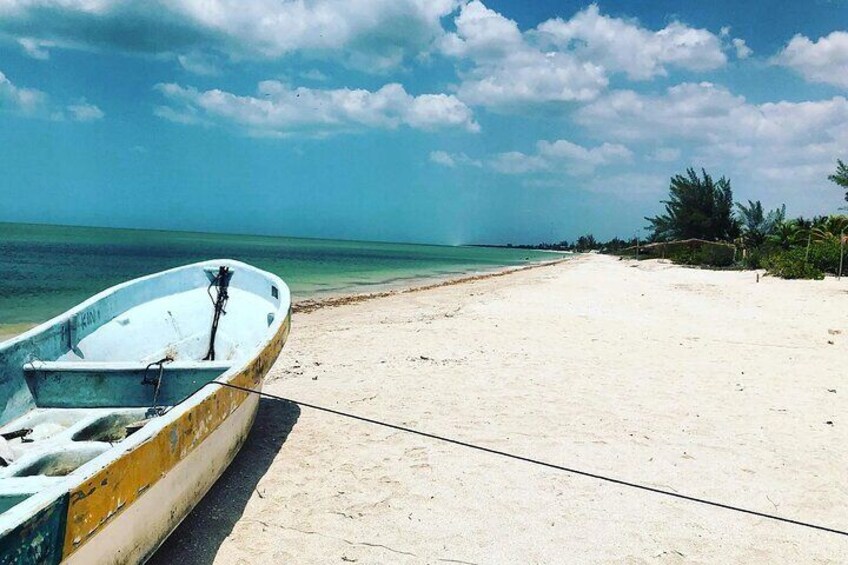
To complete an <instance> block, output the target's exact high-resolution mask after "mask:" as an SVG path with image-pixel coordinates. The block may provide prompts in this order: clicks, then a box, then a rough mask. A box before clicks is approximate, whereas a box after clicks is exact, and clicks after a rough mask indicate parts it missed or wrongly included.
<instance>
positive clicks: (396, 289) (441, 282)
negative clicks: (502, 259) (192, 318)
mask: <svg viewBox="0 0 848 565" xmlns="http://www.w3.org/2000/svg"><path fill="white" fill-rule="evenodd" d="M557 253H559V252H557ZM561 254H562V253H561ZM562 255H563V257H561V258H559V259H555V260H549V261H533V262H530V263H527V264H524V265H519V266H514V265H508V266H502V267H494V268H493V269H491V270H485V271H481V270H476V271H467V272H465V273H461V274H460V273H454V274H450V275H433V276H422V277H408V278H404V279H401V280H400V281H398V282H397V283H391V282H389V283H379V284H377V285H375V286H377V287H378V288H385V289H386V290H376V291H372V292H341V293H338V294H335V293H333V292H332V291H331V292H329V293H328V294H326V295H324V296H321V293H316V294H315V296H316V297H313V298H303V299H301V300H297V301H295V302H293V303H292V312H293V313H306V312H313V311H315V310H320V309H324V308H334V307H337V306H343V305H346V304H356V303H360V302H365V301H369V300H374V299H378V298H386V297H388V296H395V295H398V294H407V293H412V292H421V291H426V290H431V289H435V288H440V287H443V286H452V285H457V284H463V283H467V282H472V281H477V280H485V279H488V278H493V277H501V276H505V275H509V274H513V273H517V272H521V271H525V270H528V269H537V268H541V267H548V266H551V265H556V264H558V263H561V262H564V261H572V260H576V259H577V258H578V257H579V254H577V253H575V254H569V255H565V254H562ZM47 321H49V320H44V321H42V322H19V323H13V324H0V342H3V341H6V340H9V339H12V338H14V337H16V336H18V335H20V334H22V333H25V332H27V331H29V330H31V329H32V328H34V327H37V326H39V325H41V324H43V323H44V322H47Z"/></svg>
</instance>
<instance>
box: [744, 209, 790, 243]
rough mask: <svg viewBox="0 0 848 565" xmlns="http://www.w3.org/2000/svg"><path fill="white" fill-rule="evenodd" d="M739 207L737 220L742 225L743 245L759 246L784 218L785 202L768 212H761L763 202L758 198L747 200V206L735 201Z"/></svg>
mask: <svg viewBox="0 0 848 565" xmlns="http://www.w3.org/2000/svg"><path fill="white" fill-rule="evenodd" d="M736 207H737V208H738V209H739V220H740V223H741V225H742V237H743V239H744V241H745V245H746V246H748V247H750V248H755V247H759V246H761V245H762V244H763V243H765V241H766V238H767V237H768V236H769V235H771V234H772V233H773V232H774V231H775V229H776V228H777V227H778V226H780V225H781V224H782V223H783V222H784V220H785V219H786V204H784V205H783V206H781V207H780V208H776V209H774V210H771V211H770V212H769V213H768V214H766V213H764V212H763V204H762V202H760V201H759V200H757V201H756V202H751V201H750V200H749V201H748V206H747V207H746V206H745V205H744V204H741V203H737V204H736Z"/></svg>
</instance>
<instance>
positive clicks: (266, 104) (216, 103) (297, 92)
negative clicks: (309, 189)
mask: <svg viewBox="0 0 848 565" xmlns="http://www.w3.org/2000/svg"><path fill="white" fill-rule="evenodd" d="M156 89H157V90H158V91H159V92H160V93H161V94H162V95H163V96H164V97H165V98H166V100H167V102H168V104H167V105H163V106H160V107H158V108H157V109H156V114H157V115H158V116H160V117H162V118H165V119H168V120H171V121H174V122H179V123H185V124H219V125H228V126H234V127H236V128H237V129H240V130H242V131H244V132H246V133H249V134H252V135H270V136H280V135H287V134H292V133H319V134H326V133H332V132H338V131H345V130H354V129H362V128H381V129H395V128H398V127H400V126H408V127H411V128H415V129H422V130H435V129H439V128H462V129H465V130H467V131H471V132H476V131H479V129H480V128H479V125H478V124H477V123H476V122H475V121H474V117H473V115H472V112H471V110H470V109H469V108H468V107H467V106H466V105H465V104H463V103H462V102H461V101H459V100H458V99H457V98H456V97H455V96H452V95H447V94H422V95H419V96H413V95H411V94H409V93H407V92H406V90H405V89H404V88H403V86H401V85H400V84H397V83H391V84H387V85H385V86H383V87H382V88H380V89H379V90H376V91H369V90H363V89H348V88H339V89H323V90H322V89H312V88H304V87H299V88H291V87H289V86H288V85H286V84H284V83H282V82H279V81H273V80H269V81H263V82H261V83H259V87H258V91H257V94H256V95H254V96H242V95H238V94H233V93H231V92H226V91H223V90H219V89H214V90H206V91H200V90H197V89H195V88H192V87H184V86H181V85H178V84H173V83H171V84H159V85H157V86H156Z"/></svg>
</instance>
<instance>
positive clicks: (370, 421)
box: [195, 380, 848, 537]
mask: <svg viewBox="0 0 848 565" xmlns="http://www.w3.org/2000/svg"><path fill="white" fill-rule="evenodd" d="M208 385H218V386H221V387H225V388H231V389H235V390H239V391H242V392H245V393H248V394H255V395H257V396H260V397H263V398H269V399H271V400H277V401H281V402H288V403H291V404H294V405H297V406H300V407H303V408H310V409H312V410H317V411H319V412H324V413H326V414H333V415H335V416H341V417H343V418H349V419H352V420H358V421H360V422H364V423H366V424H371V425H376V426H382V427H385V428H389V429H392V430H396V431H399V432H404V433H408V434H413V435H417V436H421V437H426V438H429V439H432V440H436V441H441V442H445V443H449V444H453V445H457V446H460V447H465V448H468V449H473V450H476V451H482V452H484V453H488V454H490V455H495V456H498V457H503V458H506V459H514V460H517V461H523V462H524V463H529V464H531V465H536V466H539V467H546V468H548V469H553V470H554V471H561V472H565V473H569V474H572V475H578V476H582V477H587V478H590V479H595V480H599V481H604V482H607V483H612V484H614V485H618V486H621V487H627V488H632V489H636V490H641V491H644V492H649V493H652V494H658V495H662V496H668V497H671V498H676V499H678V500H683V501H685V502H694V503H696V504H702V505H705V506H710V507H713V508H720V509H723V510H730V511H732V512H737V513H740V514H747V515H749V516H755V517H758V518H765V519H767V520H774V521H776V522H782V523H784V524H789V525H792V526H800V527H802V528H809V529H812V530H818V531H821V532H827V533H830V534H836V535H839V536H845V537H848V530H844V529H839V528H834V527H830V526H823V525H821V524H816V523H813V522H806V521H803V520H796V519H794V518H788V517H786V516H780V515H778V514H770V513H768V512H760V511H758V510H753V509H750V508H744V507H742V506H736V505H733V504H727V503H724V502H719V501H716V500H710V499H708V498H701V497H698V496H692V495H688V494H683V493H679V492H677V491H673V490H665V489H662V488H658V487H654V486H651V485H646V484H642V483H637V482H634V481H628V480H624V479H619V478H616V477H611V476H609V475H602V474H600V473H594V472H591V471H584V470H581V469H576V468H574V467H566V466H564V465H558V464H556V463H550V462H547V461H543V460H540V459H533V458H531V457H525V456H523V455H517V454H515V453H510V452H508V451H501V450H499V449H493V448H491V447H485V446H482V445H476V444H473V443H469V442H466V441H462V440H459V439H454V438H450V437H445V436H441V435H437V434H433V433H429V432H425V431H422V430H416V429H414V428H408V427H406V426H401V425H398V424H392V423H390V422H383V421H381V420H376V419H374V418H368V417H366V416H360V415H358V414H352V413H350V412H343V411H341V410H335V409H333V408H327V407H325V406H318V405H316V404H310V403H308V402H301V401H299V400H293V399H291V398H285V397H283V396H277V395H275V394H271V393H268V392H263V391H261V390H256V389H252V388H247V387H243V386H238V385H234V384H232V383H227V382H223V381H218V380H215V381H209V382H207V383H205V384H204V385H202V386H201V387H200V388H203V387H205V386H208ZM198 390H200V389H198ZM195 392H196V391H195Z"/></svg>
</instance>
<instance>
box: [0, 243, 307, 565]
mask: <svg viewBox="0 0 848 565" xmlns="http://www.w3.org/2000/svg"><path fill="white" fill-rule="evenodd" d="M57 276H58V274H57ZM290 328H291V296H290V293H289V289H288V287H287V286H286V284H285V283H284V282H283V281H282V280H281V279H280V278H278V277H277V276H275V275H273V274H270V273H267V272H264V271H261V270H259V269H256V268H254V267H252V266H250V265H247V264H244V263H241V262H238V261H232V260H216V261H207V262H202V263H197V264H193V265H187V266H184V267H178V268H175V269H171V270H167V271H163V272H160V273H156V274H153V275H149V276H145V277H141V278H138V279H135V280H131V281H128V282H125V283H122V284H119V285H117V286H114V287H112V288H110V289H108V290H105V291H103V292H101V293H99V294H97V295H95V296H93V297H92V298H90V299H88V300H86V301H85V302H83V303H82V304H80V305H78V306H76V307H75V308H72V309H71V310H69V311H67V312H65V313H64V314H61V315H59V316H57V317H56V318H53V319H52V320H50V321H48V322H46V323H44V324H42V325H40V326H37V327H35V328H33V329H32V330H30V331H28V332H26V333H24V334H22V335H20V336H18V337H16V338H13V339H11V340H9V341H6V342H4V343H2V344H0V409H1V410H2V411H1V412H0V563H20V564H28V563H39V564H41V563H60V562H68V563H85V564H92V563H135V562H144V561H146V560H147V559H149V558H150V557H151V556H152V555H153V553H154V552H155V551H156V549H158V547H159V546H160V545H161V544H162V542H164V541H165V539H166V538H167V537H168V535H169V534H170V533H171V532H172V531H173V530H174V528H176V527H177V526H178V525H179V523H180V522H181V521H182V520H183V518H185V516H186V515H187V514H188V513H189V512H190V511H191V510H192V508H194V506H195V505H196V504H197V503H198V502H199V501H200V500H201V499H202V498H203V496H204V495H205V494H206V492H207V491H208V490H209V488H210V487H211V486H212V485H213V484H214V483H215V481H216V480H217V479H218V477H219V476H220V475H221V473H222V472H223V471H224V470H225V469H226V468H227V466H228V465H229V463H230V462H231V461H232V459H233V458H234V457H235V455H236V453H238V451H239V449H240V448H241V446H242V444H243V443H244V442H245V439H246V438H247V435H248V432H249V431H250V428H251V426H252V424H253V420H254V418H255V416H256V412H257V409H258V406H259V395H258V394H254V393H252V392H249V391H248V390H252V391H259V390H261V387H262V384H263V379H264V377H265V375H266V373H267V372H268V370H269V369H270V368H271V366H272V364H273V363H274V361H275V360H276V358H277V356H278V355H279V353H280V351H281V350H282V348H283V345H284V344H285V342H286V339H287V337H288V335H289V331H290Z"/></svg>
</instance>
